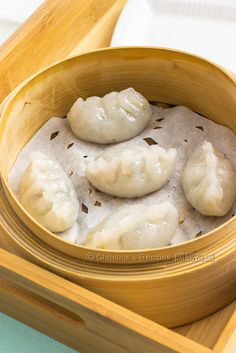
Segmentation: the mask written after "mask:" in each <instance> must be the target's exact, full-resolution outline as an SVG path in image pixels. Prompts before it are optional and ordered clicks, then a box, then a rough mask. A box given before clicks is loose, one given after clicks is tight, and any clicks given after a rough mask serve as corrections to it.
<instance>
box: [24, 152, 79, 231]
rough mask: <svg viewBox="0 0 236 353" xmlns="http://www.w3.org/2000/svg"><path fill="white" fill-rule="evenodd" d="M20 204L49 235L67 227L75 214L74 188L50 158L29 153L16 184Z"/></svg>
mask: <svg viewBox="0 0 236 353" xmlns="http://www.w3.org/2000/svg"><path fill="white" fill-rule="evenodd" d="M20 201H21V203H22V205H23V206H24V207H25V209H26V210H27V211H28V212H29V213H30V215H31V216H32V217H33V218H35V219H36V220H37V221H38V222H39V223H40V224H41V225H42V226H44V227H45V228H46V229H48V230H49V231H51V232H62V231H64V230H66V229H68V228H70V227H71V226H72V225H73V224H74V223H75V221H76V219H77V217H78V213H79V202H78V199H77V195H76V192H75V189H74V186H73V184H72V182H71V180H70V179H69V177H68V176H67V175H66V173H65V172H64V170H63V169H62V167H61V166H60V164H59V163H58V162H57V161H56V160H55V159H53V158H51V157H49V156H47V155H45V154H43V153H41V152H32V153H31V155H30V164H29V166H28V167H27V169H26V170H25V172H24V174H23V176H22V178H21V182H20Z"/></svg>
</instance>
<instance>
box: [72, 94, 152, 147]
mask: <svg viewBox="0 0 236 353" xmlns="http://www.w3.org/2000/svg"><path fill="white" fill-rule="evenodd" d="M150 117H151V107H150V105H149V103H148V101H147V100H146V98H144V97H143V96H142V95H141V94H140V93H138V92H136V91H135V90H134V89H133V88H128V89H125V90H123V91H121V92H111V93H109V94H107V95H105V96H104V97H102V98H100V97H90V98H87V99H86V100H85V101H84V100H83V99H82V98H79V99H77V101H76V102H75V103H74V104H73V106H72V107H71V110H70V111H69V113H68V114H67V119H68V122H69V124H70V127H71V129H72V131H73V133H74V134H75V135H76V136H77V137H78V138H80V139H81V140H84V141H89V142H95V143H102V144H107V143H114V142H121V141H125V140H129V139H130V138H132V137H134V136H137V135H138V134H139V133H140V132H142V131H143V130H144V129H145V127H146V126H147V124H148V122H149V120H150Z"/></svg>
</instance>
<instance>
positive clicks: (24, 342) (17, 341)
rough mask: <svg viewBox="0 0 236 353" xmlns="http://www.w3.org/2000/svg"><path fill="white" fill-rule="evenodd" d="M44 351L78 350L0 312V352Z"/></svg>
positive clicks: (64, 352) (26, 352) (70, 352)
mask: <svg viewBox="0 0 236 353" xmlns="http://www.w3.org/2000/svg"><path fill="white" fill-rule="evenodd" d="M32 315H33V313H32ZM42 352H45V353H75V352H76V351H74V350H73V349H70V348H68V347H66V346H64V345H62V344H60V343H58V342H57V341H55V340H53V339H51V338H49V337H47V336H45V335H43V334H41V333H39V332H38V331H36V330H33V329H31V328H29V327H27V326H25V325H23V324H21V323H20V322H18V321H16V320H13V319H11V318H9V317H8V316H6V315H3V314H1V313H0V353H42Z"/></svg>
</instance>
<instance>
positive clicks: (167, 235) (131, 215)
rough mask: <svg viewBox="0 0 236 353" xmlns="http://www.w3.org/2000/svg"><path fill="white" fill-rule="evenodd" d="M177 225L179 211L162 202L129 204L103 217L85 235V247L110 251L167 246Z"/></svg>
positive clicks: (169, 203) (171, 205) (167, 202)
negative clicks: (147, 204)
mask: <svg viewBox="0 0 236 353" xmlns="http://www.w3.org/2000/svg"><path fill="white" fill-rule="evenodd" d="M177 228H178V211H177V209H176V208H175V206H174V205H173V204H172V203H171V202H169V201H164V202H162V203H159V204H155V205H151V206H145V205H128V206H123V207H122V208H120V209H119V210H118V211H116V212H114V213H112V214H111V215H109V216H108V217H106V218H105V219H104V220H103V221H102V222H101V223H99V224H98V225H97V226H96V227H95V228H94V229H93V230H92V231H91V232H90V233H89V234H88V236H87V239H86V242H85V244H84V245H85V246H88V247H91V248H99V249H110V250H138V249H151V248H157V247H161V246H166V245H168V244H169V243H170V242H171V240H172V238H173V237H174V235H175V233H176V230H177Z"/></svg>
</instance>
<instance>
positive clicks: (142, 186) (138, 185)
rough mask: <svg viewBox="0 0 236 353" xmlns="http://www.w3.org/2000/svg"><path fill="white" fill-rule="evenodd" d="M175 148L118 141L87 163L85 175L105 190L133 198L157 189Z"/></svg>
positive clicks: (169, 168) (168, 170)
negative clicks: (120, 142) (119, 142)
mask: <svg viewBox="0 0 236 353" xmlns="http://www.w3.org/2000/svg"><path fill="white" fill-rule="evenodd" d="M176 155H177V151H176V150H175V149H174V148H170V149H169V150H165V149H164V148H162V147H159V146H157V145H151V146H142V145H125V144H123V145H118V146H115V147H111V148H109V149H107V150H106V151H105V152H103V153H101V154H100V155H99V156H98V157H97V158H96V159H95V160H94V161H92V162H90V163H89V164H88V167H87V173H86V174H87V178H88V180H89V181H90V183H91V184H92V185H93V186H94V187H95V188H96V189H98V190H100V191H103V192H105V193H107V194H110V195H114V196H118V197H127V198H134V197H140V196H143V195H146V194H148V193H150V192H153V191H155V190H158V189H160V188H161V187H162V186H163V185H164V184H165V183H166V182H167V181H168V179H169V178H170V176H171V174H172V173H173V169H174V165H175V159H176Z"/></svg>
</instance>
